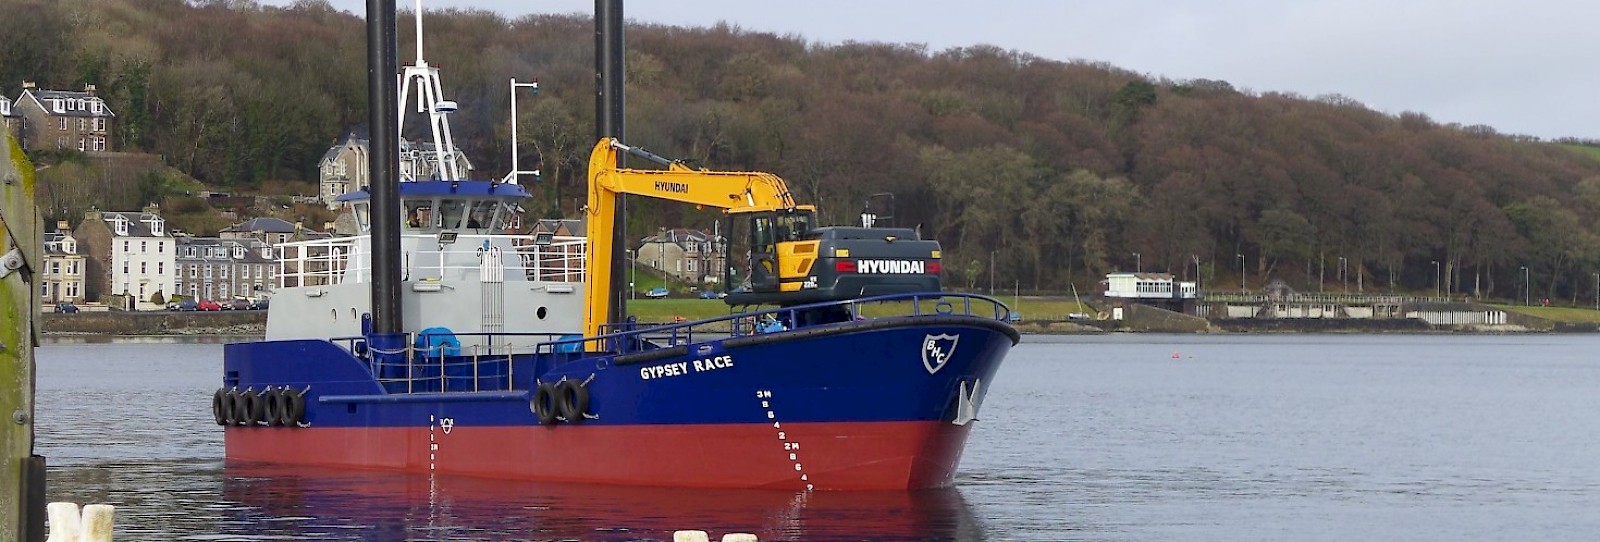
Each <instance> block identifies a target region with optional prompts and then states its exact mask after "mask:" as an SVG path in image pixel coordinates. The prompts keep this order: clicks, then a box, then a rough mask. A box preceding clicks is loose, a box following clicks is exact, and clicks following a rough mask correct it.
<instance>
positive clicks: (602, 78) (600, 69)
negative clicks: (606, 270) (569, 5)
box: [590, 0, 628, 324]
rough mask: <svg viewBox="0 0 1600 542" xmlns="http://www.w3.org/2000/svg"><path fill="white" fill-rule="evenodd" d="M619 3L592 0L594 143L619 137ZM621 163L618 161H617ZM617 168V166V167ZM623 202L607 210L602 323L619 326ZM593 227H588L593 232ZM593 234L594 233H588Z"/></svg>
mask: <svg viewBox="0 0 1600 542" xmlns="http://www.w3.org/2000/svg"><path fill="white" fill-rule="evenodd" d="M622 42H623V40H622V0H595V2H594V68H595V100H594V109H595V115H594V119H595V139H596V140H599V139H605V138H608V137H614V138H616V139H618V140H619V141H620V140H622V135H623V122H622V119H623V63H622V60H623V51H624V50H623V45H622ZM618 160H621V157H618ZM618 165H621V164H618ZM627 209H628V206H627V200H626V199H625V196H622V195H620V194H619V195H617V202H616V206H615V207H614V208H613V209H612V210H611V211H612V212H611V216H612V217H613V220H614V222H613V223H612V224H609V226H611V277H612V280H611V291H610V292H607V293H606V295H609V296H611V311H610V313H608V314H607V315H606V321H607V322H609V323H612V324H617V323H622V322H623V321H625V320H626V319H627V315H628V296H627V290H625V289H623V288H621V284H622V283H621V281H620V280H618V278H619V277H625V276H627V275H626V274H625V273H626V271H627V264H626V262H624V256H625V252H624V251H625V250H627V247H628V221H627V216H626V215H625V213H626V212H627ZM596 226H599V225H598V224H596V225H591V226H590V227H591V228H595V227H596ZM591 231H597V230H591Z"/></svg>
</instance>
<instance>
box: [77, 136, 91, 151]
mask: <svg viewBox="0 0 1600 542" xmlns="http://www.w3.org/2000/svg"><path fill="white" fill-rule="evenodd" d="M88 148H89V146H88V138H86V137H83V136H78V152H83V151H85V150H87V149H88Z"/></svg>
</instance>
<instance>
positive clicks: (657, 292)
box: [644, 286, 667, 299]
mask: <svg viewBox="0 0 1600 542" xmlns="http://www.w3.org/2000/svg"><path fill="white" fill-rule="evenodd" d="M644 296H645V297H649V298H654V299H660V298H663V297H667V289H666V288H662V287H660V286H657V287H655V288H651V289H650V291H648V292H645V293H644Z"/></svg>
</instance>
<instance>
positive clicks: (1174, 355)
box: [1172, 352, 1183, 359]
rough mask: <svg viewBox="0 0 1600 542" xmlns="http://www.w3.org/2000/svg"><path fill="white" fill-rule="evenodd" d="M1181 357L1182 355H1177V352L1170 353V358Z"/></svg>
mask: <svg viewBox="0 0 1600 542" xmlns="http://www.w3.org/2000/svg"><path fill="white" fill-rule="evenodd" d="M1181 357H1183V356H1180V355H1178V353H1177V352H1173V353H1172V359H1178V358H1181Z"/></svg>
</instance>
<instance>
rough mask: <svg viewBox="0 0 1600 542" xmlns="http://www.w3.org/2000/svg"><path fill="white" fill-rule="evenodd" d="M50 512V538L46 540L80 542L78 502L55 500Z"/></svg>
mask: <svg viewBox="0 0 1600 542" xmlns="http://www.w3.org/2000/svg"><path fill="white" fill-rule="evenodd" d="M45 510H46V511H48V512H49V513H50V538H48V539H46V540H45V542H78V521H79V520H78V503H71V502H53V503H50V505H49V506H46V507H45Z"/></svg>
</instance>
